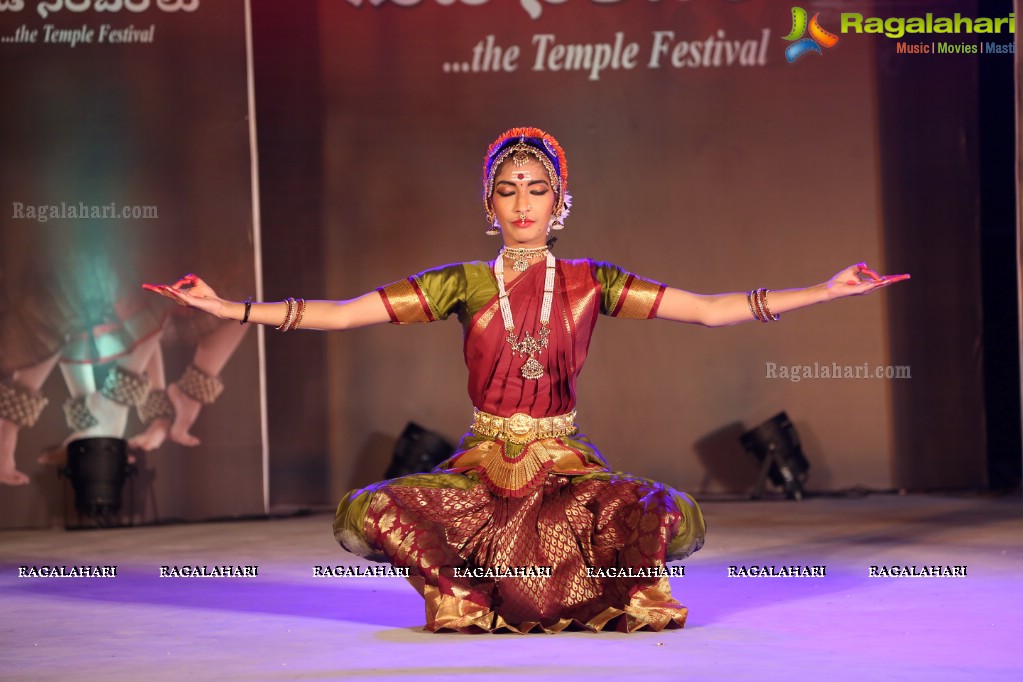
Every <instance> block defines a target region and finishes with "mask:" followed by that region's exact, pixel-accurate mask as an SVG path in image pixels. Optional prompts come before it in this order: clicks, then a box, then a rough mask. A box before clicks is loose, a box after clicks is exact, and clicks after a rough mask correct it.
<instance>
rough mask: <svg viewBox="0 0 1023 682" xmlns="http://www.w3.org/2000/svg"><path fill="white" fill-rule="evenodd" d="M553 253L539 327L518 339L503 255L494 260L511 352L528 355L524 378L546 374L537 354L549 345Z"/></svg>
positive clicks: (549, 256) (499, 299)
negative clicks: (506, 281)
mask: <svg viewBox="0 0 1023 682" xmlns="http://www.w3.org/2000/svg"><path fill="white" fill-rule="evenodd" d="M554 273H555V271H554V254H552V253H551V252H550V251H548V252H547V272H546V273H545V276H544V280H543V303H542V304H541V306H540V331H539V332H538V333H537V335H536V337H535V338H534V337H533V336H532V334H530V333H529V330H528V329H527V330H526V331H524V332H523V333H522V339H521V340H519V339H518V338H517V337H516V335H515V321H514V320H513V319H512V311H511V304H509V303H508V292H507V291H505V288H504V257H503V256H498V258H497V260H496V261H495V262H494V276H495V278H496V279H497V293H498V303H499V305H500V308H501V319H503V320H504V328H505V331H507V332H508V337H507V339H506V340H507V341H508V345H509V346H511V349H512V352H513V353H516V354H518V355H521V356H523V357H528V358H529V359H528V360H526V362H525V363H524V364H523V365H522V370H521V371H522V378H523V379H534V380H536V379H539V378H540V377H542V376H543V365H541V364H540V362H539V361H538V360H537V359H536V354H537V353H539V352H540V351H541V350H543V349H544V348H546V347H547V342H548V338H547V337H548V336H550V333H551V330H550V326H549V323H550V321H551V304H552V303H553V302H554Z"/></svg>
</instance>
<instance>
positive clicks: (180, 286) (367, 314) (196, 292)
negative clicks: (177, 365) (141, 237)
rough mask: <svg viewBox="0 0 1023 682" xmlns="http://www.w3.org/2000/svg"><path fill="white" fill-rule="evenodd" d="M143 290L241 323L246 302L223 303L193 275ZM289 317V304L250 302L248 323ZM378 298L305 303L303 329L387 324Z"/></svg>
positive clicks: (268, 322)
mask: <svg viewBox="0 0 1023 682" xmlns="http://www.w3.org/2000/svg"><path fill="white" fill-rule="evenodd" d="M142 287H143V288H144V289H147V290H149V291H153V292H156V293H158V294H160V295H161V296H166V297H167V298H169V299H171V300H173V301H174V302H175V303H177V304H178V305H183V306H189V307H191V308H196V309H198V310H202V311H204V312H207V313H209V314H211V315H214V316H216V317H219V318H221V319H223V320H238V321H241V320H242V318H243V317H244V316H245V305H246V304H245V303H244V302H238V301H225V300H224V299H222V298H220V297H219V296H217V293H216V292H215V291H214V290H213V288H212V287H210V285H208V284H206V282H204V281H203V280H202V279H200V278H199V277H197V276H195V275H186V276H185V277H183V278H181V279H179V280H178V281H177V282H175V283H174V284H170V285H168V284H143V285H142ZM287 314H288V304H287V303H286V302H284V301H281V302H279V303H252V304H250V309H249V318H248V322H252V323H255V324H266V325H273V326H275V327H276V326H280V325H281V324H282V323H283V322H284V319H285V317H286V316H287ZM390 321H391V318H390V316H389V315H388V313H387V308H386V307H385V306H384V303H383V301H382V300H381V299H380V295H379V294H378V293H377V292H375V291H371V292H370V293H368V294H364V295H362V296H359V297H358V298H353V299H351V300H348V301H306V305H305V310H304V311H303V313H302V323H301V328H302V329H327V330H329V329H355V328H356V327H366V326H368V325H371V324H382V323H384V322H390Z"/></svg>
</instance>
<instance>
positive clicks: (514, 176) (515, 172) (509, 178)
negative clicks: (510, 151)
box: [498, 159, 547, 184]
mask: <svg viewBox="0 0 1023 682" xmlns="http://www.w3.org/2000/svg"><path fill="white" fill-rule="evenodd" d="M498 177H499V179H498V182H511V183H515V182H525V183H527V184H528V183H532V182H547V173H546V171H545V170H544V168H543V166H541V165H540V163H539V162H538V161H535V160H533V159H529V161H528V162H526V163H523V164H521V165H519V164H515V163H510V164H508V165H507V166H505V167H504V168H502V169H501V172H500V173H498Z"/></svg>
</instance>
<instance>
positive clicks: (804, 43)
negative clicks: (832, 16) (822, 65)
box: [785, 7, 838, 64]
mask: <svg viewBox="0 0 1023 682" xmlns="http://www.w3.org/2000/svg"><path fill="white" fill-rule="evenodd" d="M819 16H820V12H818V13H817V14H814V15H813V19H811V20H810V22H809V26H808V25H807V21H806V10H805V9H803V8H802V7H793V8H792V31H791V32H789V34H788V35H787V36H785V40H788V41H789V42H792V41H795V42H792V44H791V45H789V46H788V47H786V48H785V59H787V60H789V64H791V63H792V62H794V61H796V60H797V59H799V58H800V57H802V56H803V55H804V54H806V53H807V52H816V53H817V54H823V52H822V51H821V47H822V46H823V47H834V46H835V44H836V43H837V42H838V36H836V35H835V34H834V33H832V32H831V31H828V30H825V29H824V28H822V27H821V25H820V22H819V21H818V20H817V18H818V17H819ZM807 29H809V31H810V37H809V38H804V37H803V34H804V33H805V32H806V31H807Z"/></svg>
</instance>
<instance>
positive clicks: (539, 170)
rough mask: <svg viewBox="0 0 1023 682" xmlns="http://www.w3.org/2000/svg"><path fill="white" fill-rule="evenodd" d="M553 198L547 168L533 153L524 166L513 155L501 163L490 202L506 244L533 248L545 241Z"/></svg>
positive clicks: (552, 208) (552, 207)
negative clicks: (515, 160)
mask: <svg viewBox="0 0 1023 682" xmlns="http://www.w3.org/2000/svg"><path fill="white" fill-rule="evenodd" d="M554 199H555V195H554V189H553V188H552V187H551V183H550V178H549V177H548V176H547V169H546V168H544V166H543V164H542V163H540V162H539V161H538V160H536V159H535V158H533V157H532V156H531V157H530V159H529V161H527V162H526V163H525V164H524V165H522V166H516V165H515V164H514V163H513V162H512V161H511V159H509V160H507V161H505V162H504V163H503V164H501V167H500V168H498V170H497V174H496V175H495V176H494V193H493V195H492V196H491V202H492V203H493V206H494V214H495V215H496V216H497V221H498V222H499V223H500V225H501V235H502V236H503V237H504V243H505V246H509V247H513V248H516V247H527V248H532V247H537V246H543V245H544V244H546V243H547V226H548V225H549V224H550V220H551V213H552V212H553V210H554Z"/></svg>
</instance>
